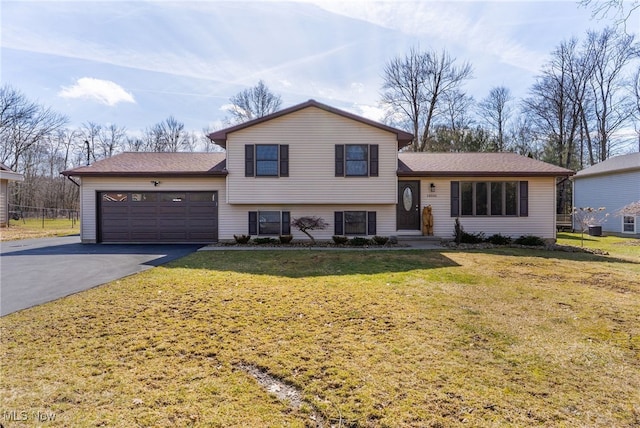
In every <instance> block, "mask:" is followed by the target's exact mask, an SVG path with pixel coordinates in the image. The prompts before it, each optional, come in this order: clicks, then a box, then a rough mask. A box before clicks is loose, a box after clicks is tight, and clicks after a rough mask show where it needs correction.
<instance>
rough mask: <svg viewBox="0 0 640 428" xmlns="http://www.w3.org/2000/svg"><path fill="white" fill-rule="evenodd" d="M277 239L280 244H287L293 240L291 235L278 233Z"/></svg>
mask: <svg viewBox="0 0 640 428" xmlns="http://www.w3.org/2000/svg"><path fill="white" fill-rule="evenodd" d="M279 239H280V243H281V244H288V243H289V242H291V241H292V240H293V235H280V238H279Z"/></svg>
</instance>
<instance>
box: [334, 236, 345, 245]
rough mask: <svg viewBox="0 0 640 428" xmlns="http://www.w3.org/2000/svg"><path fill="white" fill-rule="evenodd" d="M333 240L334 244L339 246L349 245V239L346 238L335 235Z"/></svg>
mask: <svg viewBox="0 0 640 428" xmlns="http://www.w3.org/2000/svg"><path fill="white" fill-rule="evenodd" d="M331 239H333V242H334V243H335V244H337V245H344V244H346V243H347V241H349V238H347V237H346V236H337V235H333V236H332V237H331Z"/></svg>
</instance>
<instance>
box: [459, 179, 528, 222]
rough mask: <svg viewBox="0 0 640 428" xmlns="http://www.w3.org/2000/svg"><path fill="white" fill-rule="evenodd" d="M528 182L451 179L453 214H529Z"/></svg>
mask: <svg viewBox="0 0 640 428" xmlns="http://www.w3.org/2000/svg"><path fill="white" fill-rule="evenodd" d="M528 189H529V187H528V182H527V181H489V182H486V181H452V182H451V216H452V217H458V216H518V215H519V216H521V217H526V216H527V215H528V213H529V202H528V198H529V195H528V193H529V191H528Z"/></svg>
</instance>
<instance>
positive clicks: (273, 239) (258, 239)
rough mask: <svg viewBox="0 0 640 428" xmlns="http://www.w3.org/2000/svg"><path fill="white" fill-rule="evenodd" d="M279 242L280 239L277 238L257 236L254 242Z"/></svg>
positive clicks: (260, 243) (262, 243)
mask: <svg viewBox="0 0 640 428" xmlns="http://www.w3.org/2000/svg"><path fill="white" fill-rule="evenodd" d="M278 242H280V241H278V240H277V239H275V238H256V239H254V240H253V243H254V244H257V245H265V244H277V243H278Z"/></svg>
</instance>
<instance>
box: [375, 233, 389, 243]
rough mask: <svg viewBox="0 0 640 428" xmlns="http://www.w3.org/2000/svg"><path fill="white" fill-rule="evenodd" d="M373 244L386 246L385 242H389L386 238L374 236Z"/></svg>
mask: <svg viewBox="0 0 640 428" xmlns="http://www.w3.org/2000/svg"><path fill="white" fill-rule="evenodd" d="M372 239H373V242H375V243H376V244H378V245H386V243H387V242H389V238H387V237H386V236H378V235H376V236H374V237H373V238H372Z"/></svg>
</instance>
